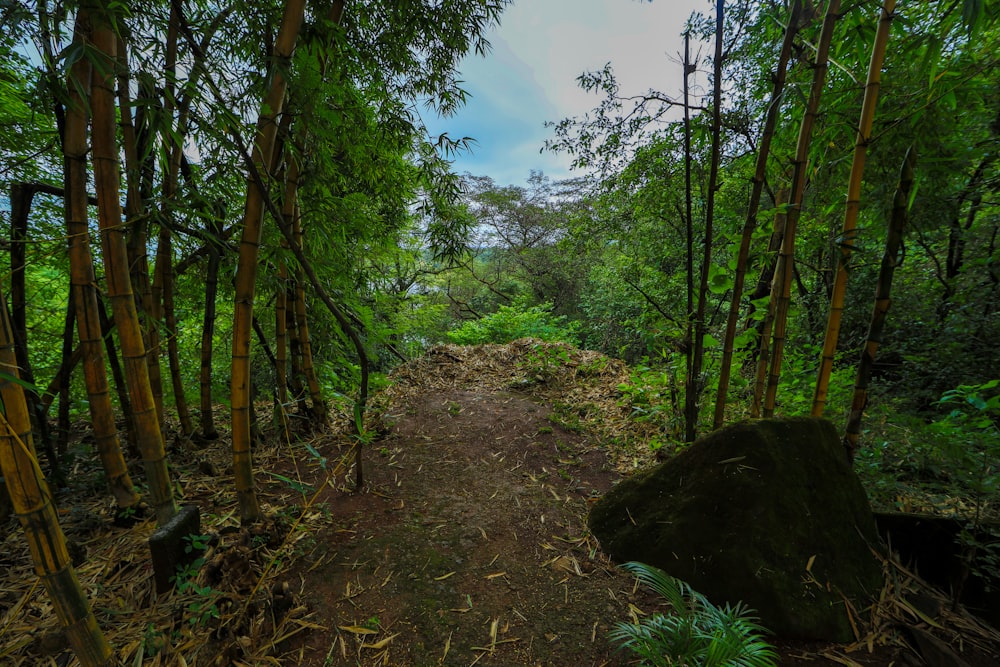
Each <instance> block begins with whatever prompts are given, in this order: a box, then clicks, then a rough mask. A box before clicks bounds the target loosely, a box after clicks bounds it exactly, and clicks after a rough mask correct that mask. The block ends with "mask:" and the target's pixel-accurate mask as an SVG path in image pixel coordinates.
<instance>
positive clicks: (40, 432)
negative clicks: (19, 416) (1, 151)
mask: <svg viewBox="0 0 1000 667" xmlns="http://www.w3.org/2000/svg"><path fill="white" fill-rule="evenodd" d="M35 191H36V190H35V187H34V185H32V184H27V183H15V184H14V185H12V186H11V202H10V209H11V210H10V241H11V243H10V282H11V296H12V299H11V335H12V336H13V340H14V352H15V354H16V355H17V367H18V368H19V369H20V372H21V379H22V380H24V381H25V382H26V383H28V385H30V386H31V387H32V388H27V387H26V388H25V392H24V398H25V400H26V401H27V402H28V414H30V415H31V422H32V425H33V428H34V436H35V442H36V443H38V444H39V445H40V446H41V449H42V451H44V452H45V458H46V459H48V462H49V477H50V480H51V481H52V483H53V484H54V485H55V486H57V487H63V486H66V477H65V474H64V473H63V471H62V469H61V468H60V465H59V464H60V456H59V455H58V454H57V453H56V449H55V447H53V444H52V438H51V433H50V431H49V422H48V420H46V419H45V414H44V411H43V410H42V402H41V397H40V396H39V395H38V391H37V390H36V389H34V388H33V387H34V386H35V374H34V372H32V370H31V357H30V356H29V355H28V325H27V298H26V294H25V292H26V290H25V275H24V273H25V266H26V256H27V253H26V245H27V242H28V216H29V214H30V212H31V202H32V200H33V199H34V197H35Z"/></svg>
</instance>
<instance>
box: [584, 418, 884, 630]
mask: <svg viewBox="0 0 1000 667" xmlns="http://www.w3.org/2000/svg"><path fill="white" fill-rule="evenodd" d="M589 524H590V529H591V531H592V532H593V533H594V535H596V536H597V538H598V539H599V540H600V542H601V546H602V547H603V548H604V550H605V552H607V553H608V554H609V555H610V556H611V557H612V558H614V559H615V560H617V561H620V562H625V561H631V560H635V561H640V562H643V563H647V564H649V565H655V566H657V567H659V568H661V569H663V570H664V571H666V572H667V573H669V574H671V575H673V576H675V577H677V578H678V579H681V580H683V581H686V582H687V583H689V584H690V585H691V586H692V587H693V588H694V589H695V590H696V591H699V592H701V593H703V594H705V595H706V596H707V597H708V599H709V600H711V601H712V602H714V603H716V604H723V603H725V602H731V603H736V602H739V601H743V602H745V603H746V604H747V605H749V606H750V607H752V608H753V609H755V610H756V611H757V614H758V615H759V617H760V620H761V623H762V625H764V627H766V628H768V629H770V630H771V631H772V632H774V633H775V634H776V635H778V636H780V637H788V638H803V639H821V640H830V641H850V640H851V639H853V632H852V630H851V625H850V621H849V618H848V612H847V610H846V609H845V602H844V601H845V599H847V600H850V601H851V604H852V605H853V606H854V609H855V610H857V612H858V613H859V615H860V616H861V617H862V618H864V617H866V616H867V614H865V613H864V609H865V607H867V606H868V604H869V603H870V600H871V599H872V598H873V597H874V596H876V595H877V594H878V591H879V590H880V589H881V586H882V570H881V565H880V564H879V562H878V561H877V559H876V558H875V557H874V556H873V554H872V553H871V550H870V548H869V544H870V545H872V546H875V545H877V543H878V537H877V533H876V530H875V521H874V518H873V516H872V512H871V508H870V506H869V504H868V498H867V496H866V495H865V492H864V489H863V488H862V487H861V483H860V482H859V481H858V479H857V477H856V476H855V475H854V472H853V471H852V470H851V467H850V465H849V464H848V463H847V459H846V456H845V455H844V449H843V447H842V446H841V444H840V441H839V439H838V437H837V433H836V431H835V430H834V428H833V426H832V425H831V424H830V423H829V422H827V421H825V420H822V419H812V418H796V419H781V420H779V419H765V420H758V421H753V422H743V423H739V424H735V425H733V426H730V427H727V428H724V429H721V430H719V431H717V432H715V433H712V434H710V435H708V436H706V437H705V438H702V439H701V440H698V441H697V442H695V443H694V444H692V445H691V446H690V447H689V448H687V449H685V450H684V451H682V452H681V453H679V454H678V455H677V456H675V457H674V458H673V459H671V460H669V461H666V462H665V463H662V464H660V465H659V466H657V467H655V468H653V469H651V470H649V471H647V472H645V473H642V474H638V475H636V476H634V477H632V478H630V479H626V480H624V481H622V482H621V483H620V484H619V485H618V486H616V487H615V488H614V489H612V490H611V492H609V493H608V494H607V495H606V496H605V497H604V498H602V499H601V500H600V501H598V502H597V503H596V504H595V505H594V507H593V509H592V511H591V513H590V519H589Z"/></svg>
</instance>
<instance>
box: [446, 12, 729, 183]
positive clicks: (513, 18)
mask: <svg viewBox="0 0 1000 667" xmlns="http://www.w3.org/2000/svg"><path fill="white" fill-rule="evenodd" d="M696 10H699V11H706V12H711V10H712V3H710V2H708V0H656V2H652V3H647V2H639V1H637V0H522V1H520V2H517V3H515V4H514V5H513V6H511V7H509V8H508V9H507V11H506V12H505V13H504V15H503V17H502V18H501V25H500V28H499V29H498V30H494V31H493V32H492V33H491V35H490V37H489V39H490V42H492V44H493V50H492V52H491V53H490V54H489V55H488V56H487V57H486V58H479V57H469V58H467V59H466V60H464V61H463V62H462V65H461V69H462V77H461V78H463V79H464V80H465V82H466V84H465V87H466V88H467V90H468V91H469V92H470V93H471V99H470V101H469V103H468V105H467V106H466V107H465V108H464V109H463V110H462V111H460V112H459V113H458V114H457V115H456V116H455V117H453V118H447V119H433V118H428V119H427V122H428V126H429V127H430V129H431V131H432V132H436V133H439V132H448V133H449V135H451V136H452V137H456V136H472V137H474V138H475V139H476V140H477V142H478V144H479V145H478V147H477V148H476V149H475V151H474V154H473V155H471V156H463V157H461V158H460V159H459V160H458V161H457V162H456V169H458V170H459V171H470V172H472V173H474V174H477V175H478V174H483V175H487V176H491V177H493V178H494V179H495V180H496V181H497V182H498V183H500V184H507V183H515V184H517V183H522V182H523V181H524V180H525V179H526V178H527V177H528V174H529V172H530V170H532V169H541V170H543V171H544V172H545V173H546V174H547V175H549V176H552V177H553V178H563V177H566V176H568V175H570V172H569V158H568V157H567V156H565V155H553V154H550V153H543V154H539V152H538V151H539V149H540V148H541V147H542V146H543V144H544V142H545V139H547V138H551V136H552V134H551V130H549V129H546V128H545V127H544V123H545V122H546V121H559V120H561V119H563V118H566V117H571V116H580V115H582V114H584V113H586V112H587V111H589V110H590V109H592V108H593V107H595V106H596V105H597V104H598V102H599V101H600V98H599V97H597V96H596V95H593V94H588V93H585V92H584V91H582V90H580V89H579V88H578V87H577V85H576V78H577V77H578V76H579V75H580V74H581V73H582V72H584V71H588V70H597V69H600V68H602V67H603V66H604V64H605V63H607V62H610V63H611V64H612V67H613V68H614V70H615V73H616V75H617V77H618V80H619V82H620V84H621V89H622V92H623V93H624V94H640V93H644V92H646V91H647V90H649V89H650V88H653V89H655V90H659V91H661V92H664V93H666V94H668V95H679V93H680V87H681V72H680V70H681V67H680V65H679V64H678V63H677V62H675V60H676V58H677V56H678V54H679V53H680V51H681V50H682V49H683V41H682V38H681V36H680V34H681V31H682V30H683V28H684V24H685V22H686V21H687V18H688V17H689V16H690V14H691V12H692V11H696Z"/></svg>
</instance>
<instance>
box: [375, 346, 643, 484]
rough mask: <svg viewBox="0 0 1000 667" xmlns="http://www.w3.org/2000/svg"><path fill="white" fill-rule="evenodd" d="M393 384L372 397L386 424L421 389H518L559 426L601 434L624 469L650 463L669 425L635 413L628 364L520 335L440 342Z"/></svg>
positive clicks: (399, 371)
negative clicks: (500, 341) (501, 340)
mask: <svg viewBox="0 0 1000 667" xmlns="http://www.w3.org/2000/svg"><path fill="white" fill-rule="evenodd" d="M391 378H392V383H391V384H390V385H389V387H387V388H386V389H385V390H384V391H383V392H381V393H380V394H379V396H378V397H377V399H376V400H375V401H374V402H373V408H374V409H373V412H375V413H376V415H373V417H376V418H377V417H381V418H382V419H383V421H385V420H388V422H389V423H387V424H383V425H382V426H381V427H380V428H387V427H388V426H391V411H390V410H389V409H388V407H387V406H390V405H393V404H401V403H403V402H405V400H406V399H408V398H410V397H412V396H414V395H418V394H423V393H428V392H436V391H451V390H456V389H462V390H468V391H484V392H496V391H512V392H518V393H522V394H524V395H525V396H527V397H529V398H531V399H532V400H535V401H538V402H541V403H545V404H547V405H550V406H552V408H553V411H554V413H555V415H556V418H557V419H559V420H560V422H561V423H560V425H561V426H563V427H564V428H568V429H569V430H587V431H588V432H590V433H593V434H596V435H597V436H598V438H599V439H600V440H601V441H602V442H603V444H604V445H605V446H606V447H607V448H608V455H609V457H610V458H611V460H612V461H613V463H614V464H615V467H616V468H617V469H618V471H619V472H621V473H623V474H626V473H629V472H632V471H634V470H636V469H637V468H641V467H644V466H646V465H647V464H649V463H650V462H651V461H652V460H653V452H652V450H651V449H650V448H649V443H650V442H653V441H654V440H657V439H660V437H661V435H662V432H663V428H662V425H660V424H658V423H657V422H656V421H655V420H637V419H635V418H634V410H633V406H632V401H631V399H630V398H629V396H628V395H627V393H626V392H625V391H624V389H626V388H627V387H629V386H630V385H631V383H632V381H633V379H632V375H631V372H630V370H629V368H628V367H627V366H626V365H625V363H624V362H622V361H620V360H618V359H612V358H611V357H608V356H605V355H603V354H601V353H599V352H594V351H591V350H581V349H578V348H576V347H573V346H572V345H568V344H566V343H547V342H543V341H540V340H537V339H534V338H521V339H518V340H516V341H514V342H512V343H507V344H505V345H492V344H490V345H476V346H462V345H438V346H436V347H433V348H431V349H430V350H428V351H427V353H426V354H425V355H424V356H422V357H420V358H418V359H414V360H412V361H410V362H408V363H406V364H403V365H402V366H400V367H398V368H397V369H396V370H394V371H393V373H392V375H391Z"/></svg>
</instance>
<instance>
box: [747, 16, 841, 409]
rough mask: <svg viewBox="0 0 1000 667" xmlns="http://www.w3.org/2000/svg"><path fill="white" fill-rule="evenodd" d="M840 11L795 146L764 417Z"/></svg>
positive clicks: (775, 377) (826, 32)
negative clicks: (811, 142) (813, 136)
mask: <svg viewBox="0 0 1000 667" xmlns="http://www.w3.org/2000/svg"><path fill="white" fill-rule="evenodd" d="M839 12H840V0H830V3H829V4H828V5H827V7H826V15H825V16H824V18H823V29H822V31H821V32H820V37H819V43H818V44H817V45H816V60H815V63H814V65H813V68H814V69H813V81H812V85H811V86H810V89H809V101H808V102H807V103H806V110H805V114H804V115H803V116H802V125H801V126H800V127H799V138H798V143H797V145H796V148H795V160H794V162H793V163H792V186H791V199H790V206H789V208H788V213H787V216H786V219H785V235H784V237H783V238H782V241H781V253H780V254H779V255H778V266H777V268H776V270H775V273H774V280H775V282H774V286H775V288H778V289H777V290H772V291H771V298H772V300H773V299H775V296H777V297H778V298H777V300H776V304H775V311H774V340H773V341H772V348H771V358H770V360H769V361H770V368H769V372H768V376H767V387H766V389H765V393H764V410H763V412H764V416H765V417H771V416H773V415H774V404H775V400H776V398H777V393H778V381H779V380H780V378H781V362H782V356H783V355H784V351H785V338H786V335H787V331H788V310H789V305H790V304H791V297H792V275H793V273H794V270H795V269H794V266H793V264H792V263H793V262H794V258H795V232H796V228H797V227H798V222H799V216H800V215H801V213H802V198H803V194H804V193H805V189H806V167H807V166H808V161H809V143H810V141H812V130H813V126H814V125H815V124H816V118H817V116H819V100H820V97H821V96H822V94H823V86H824V85H825V83H826V72H827V70H828V68H829V64H828V62H827V59H828V57H829V54H830V43H831V41H832V40H833V28H834V26H835V25H836V24H837V19H838V18H839V16H838V13H839Z"/></svg>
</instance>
